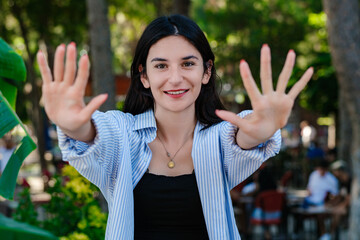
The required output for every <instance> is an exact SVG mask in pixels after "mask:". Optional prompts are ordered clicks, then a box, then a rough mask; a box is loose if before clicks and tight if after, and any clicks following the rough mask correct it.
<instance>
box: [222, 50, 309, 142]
mask: <svg viewBox="0 0 360 240" xmlns="http://www.w3.org/2000/svg"><path fill="white" fill-rule="evenodd" d="M294 63H295V53H294V51H292V50H290V51H289V53H288V55H287V57H286V61H285V65H284V67H283V70H282V72H281V73H280V76H279V79H278V83H277V86H276V89H275V90H274V88H273V81H272V71H271V54H270V48H269V46H267V45H266V44H264V46H263V47H262V49H261V66H260V78H261V88H262V93H261V92H260V91H259V89H258V87H257V86H256V83H255V81H254V79H253V77H252V75H251V71H250V68H249V66H248V64H247V63H246V62H245V61H244V60H242V61H241V62H240V74H241V77H242V79H243V83H244V86H245V89H246V91H247V93H248V95H249V98H250V101H251V105H252V108H253V113H252V114H250V115H248V116H246V117H245V118H240V117H239V116H237V115H236V114H234V113H232V112H229V111H224V110H221V111H220V110H219V111H217V112H216V113H217V115H218V116H219V117H220V118H222V119H223V120H225V121H229V122H231V123H232V124H234V125H236V126H237V127H238V128H239V133H238V135H237V142H238V144H239V145H240V146H241V147H243V148H245V149H246V148H251V147H254V146H256V145H257V144H259V143H262V142H265V141H266V140H268V139H269V138H270V137H271V136H272V135H273V134H274V133H275V131H276V130H278V129H279V128H282V127H284V126H285V125H286V123H287V121H288V118H289V116H290V113H291V110H292V107H293V105H294V101H295V98H296V97H297V95H298V94H299V93H300V92H301V90H302V89H303V88H304V87H305V86H306V84H307V82H308V81H309V80H310V78H311V76H312V74H313V69H312V68H309V69H308V70H307V71H306V72H305V73H304V75H303V76H302V77H301V78H300V80H299V81H298V82H297V83H296V84H295V85H294V86H293V87H292V88H291V89H290V91H289V92H288V93H285V90H286V87H287V84H288V81H289V79H290V76H291V73H292V70H293V67H294Z"/></svg>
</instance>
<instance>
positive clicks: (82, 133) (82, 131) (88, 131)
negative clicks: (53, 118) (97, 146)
mask: <svg viewBox="0 0 360 240" xmlns="http://www.w3.org/2000/svg"><path fill="white" fill-rule="evenodd" d="M60 129H61V130H62V131H63V133H65V135H66V136H68V137H70V138H73V139H75V140H78V141H81V142H86V143H89V142H92V141H93V140H94V138H95V136H96V129H95V126H94V123H93V122H92V121H89V122H87V123H85V124H84V125H83V126H81V127H80V128H79V129H77V130H76V131H70V130H67V129H63V128H61V127H60Z"/></svg>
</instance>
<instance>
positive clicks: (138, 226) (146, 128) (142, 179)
mask: <svg viewBox="0 0 360 240" xmlns="http://www.w3.org/2000/svg"><path fill="white" fill-rule="evenodd" d="M65 51H66V62H65V65H64V63H63V62H64V55H65ZM75 61H76V47H75V44H70V45H69V46H68V47H67V49H65V45H60V46H59V47H58V48H57V50H56V53H55V62H54V73H53V75H54V79H52V74H51V72H50V70H49V68H48V66H47V65H46V61H45V59H44V57H43V55H42V54H41V53H39V54H38V62H39V65H40V70H41V74H42V78H43V82H44V83H43V97H44V102H45V110H46V113H47V115H48V117H49V118H50V119H51V120H52V121H53V122H54V123H55V124H56V125H57V126H58V135H59V145H60V147H61V149H62V154H63V158H64V160H65V161H69V162H70V164H71V165H73V166H74V167H75V168H76V169H77V170H78V171H79V172H80V173H81V174H82V175H84V176H85V177H86V178H87V179H89V180H90V181H91V182H93V183H94V184H96V185H97V186H98V187H99V188H100V189H101V191H102V193H103V194H104V196H105V198H106V200H107V202H108V205H109V218H108V224H107V231H106V239H132V238H133V237H134V234H135V239H184V238H188V239H240V236H239V233H238V230H237V227H236V224H235V220H234V215H233V209H232V204H231V199H230V194H229V190H230V189H232V188H233V187H234V186H236V185H237V184H238V183H240V182H241V181H242V180H244V179H245V178H247V177H248V176H249V175H250V174H251V173H252V172H254V171H255V170H256V169H257V168H258V167H259V166H260V165H261V164H262V163H263V162H264V161H265V160H266V159H268V158H269V157H271V156H273V155H275V154H276V153H277V152H278V151H279V148H280V142H281V139H280V134H279V131H278V129H279V128H281V127H283V126H284V125H285V124H286V122H287V119H288V117H289V114H290V112H291V108H292V106H293V102H294V99H295V97H296V96H297V95H298V93H299V92H300V91H301V90H302V89H303V88H304V86H305V85H306V83H307V82H308V80H309V79H310V78H311V75H312V69H309V70H308V71H307V72H306V73H305V74H304V76H303V77H302V78H301V79H300V80H299V81H298V82H297V83H296V84H295V86H294V87H293V88H292V89H291V90H290V92H289V93H288V94H285V92H284V91H285V88H286V85H287V82H288V79H289V77H290V75H291V71H292V68H293V65H294V61H295V54H294V52H293V51H290V52H289V54H288V56H287V60H286V63H285V66H284V69H283V71H282V73H281V75H280V77H279V81H278V85H277V89H276V91H274V90H273V87H272V80H271V66H270V49H269V47H268V46H267V45H264V46H263V48H262V50H261V84H262V90H263V94H261V93H260V91H259V90H258V88H257V87H256V84H255V82H254V80H253V78H252V76H251V73H250V70H249V67H248V65H247V63H246V62H245V61H241V62H240V71H241V76H242V78H243V81H244V85H245V87H246V89H247V91H248V94H249V97H250V99H251V101H252V106H253V111H252V112H250V111H247V112H242V113H240V114H239V115H236V114H234V113H231V112H228V111H225V110H223V106H222V104H221V102H220V100H219V97H218V95H217V94H216V91H215V78H216V74H215V59H214V55H213V53H212V51H211V49H210V46H209V43H208V41H207V39H206V37H205V36H204V34H203V32H202V31H201V30H200V28H199V27H198V26H197V25H196V23H194V22H193V21H192V20H190V19H188V18H186V17H184V16H180V15H173V16H169V17H160V18H157V19H155V20H154V21H153V22H152V23H150V25H149V26H148V27H147V28H146V29H145V31H144V33H143V35H142V37H141V38H140V40H139V43H138V45H137V48H136V52H135V56H134V60H133V64H132V67H131V74H132V75H131V78H132V83H131V87H130V89H129V93H128V95H127V99H126V101H125V107H124V112H120V111H109V112H107V113H101V112H98V111H96V109H98V108H99V106H100V105H101V104H102V103H104V101H105V100H106V97H107V95H106V94H102V95H99V96H97V97H95V98H94V99H93V100H92V101H91V102H90V103H89V104H88V105H86V106H85V104H84V101H83V96H84V89H85V85H86V82H87V79H88V75H89V70H88V67H89V60H88V57H87V56H86V55H85V56H82V57H81V58H80V61H79V70H78V73H77V75H76V77H75V73H76V62H75Z"/></svg>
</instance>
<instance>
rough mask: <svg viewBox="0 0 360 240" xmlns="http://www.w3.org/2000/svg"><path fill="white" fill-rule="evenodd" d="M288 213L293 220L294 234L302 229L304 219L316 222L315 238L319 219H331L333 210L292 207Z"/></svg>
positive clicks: (323, 207)
mask: <svg viewBox="0 0 360 240" xmlns="http://www.w3.org/2000/svg"><path fill="white" fill-rule="evenodd" d="M290 213H291V214H292V215H293V216H294V219H295V222H294V224H295V228H294V229H295V232H298V231H299V230H300V229H301V228H302V227H303V221H304V220H305V219H315V220H316V225H315V226H316V230H317V236H319V235H320V234H319V219H325V218H331V216H332V213H333V210H332V208H330V207H326V206H324V205H322V206H310V207H307V208H302V207H294V208H292V209H290Z"/></svg>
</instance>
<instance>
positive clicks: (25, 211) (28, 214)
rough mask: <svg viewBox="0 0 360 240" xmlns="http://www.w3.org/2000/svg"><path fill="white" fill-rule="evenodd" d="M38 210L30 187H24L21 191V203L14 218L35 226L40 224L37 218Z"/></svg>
mask: <svg viewBox="0 0 360 240" xmlns="http://www.w3.org/2000/svg"><path fill="white" fill-rule="evenodd" d="M37 216H38V214H37V212H36V209H35V206H34V204H33V203H32V201H31V197H30V189H29V188H24V189H23V190H22V191H21V192H20V193H19V203H18V206H17V208H16V211H15V212H14V214H13V218H14V220H17V221H20V222H26V223H29V224H31V225H33V226H38V225H39V221H38V220H37Z"/></svg>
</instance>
